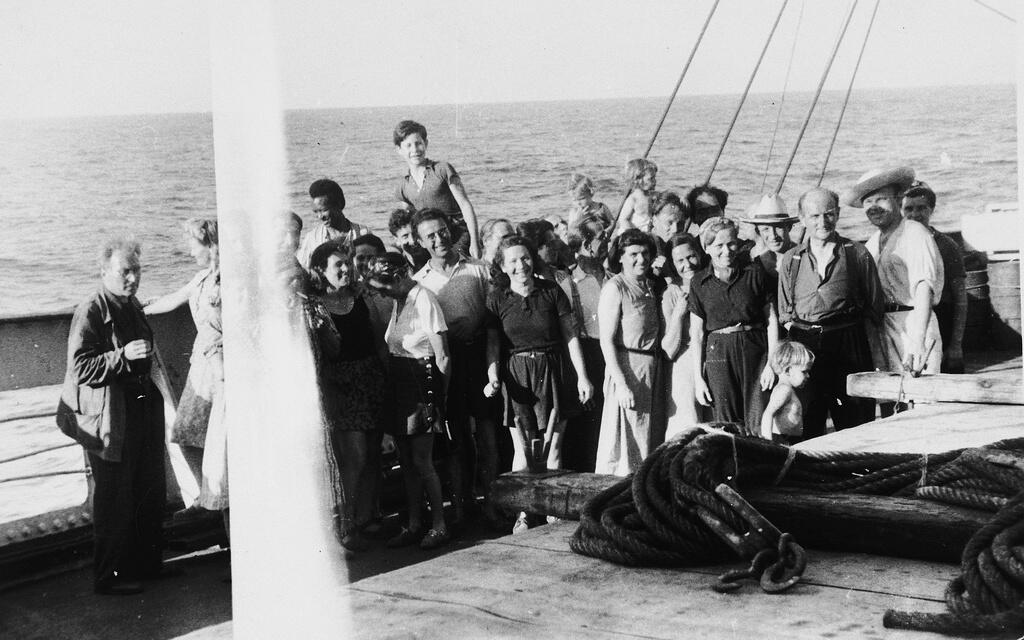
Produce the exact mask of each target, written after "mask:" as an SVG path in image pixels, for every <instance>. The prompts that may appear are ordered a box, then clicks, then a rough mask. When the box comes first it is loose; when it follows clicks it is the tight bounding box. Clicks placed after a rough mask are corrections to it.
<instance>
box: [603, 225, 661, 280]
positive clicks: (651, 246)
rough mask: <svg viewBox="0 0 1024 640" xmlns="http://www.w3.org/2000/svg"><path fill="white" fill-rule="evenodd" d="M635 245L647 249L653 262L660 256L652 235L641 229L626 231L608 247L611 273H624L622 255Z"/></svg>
mask: <svg viewBox="0 0 1024 640" xmlns="http://www.w3.org/2000/svg"><path fill="white" fill-rule="evenodd" d="M633 245H642V246H644V247H647V251H648V253H649V254H650V256H651V259H652V260H653V259H654V256H656V255H658V245H656V244H655V243H654V238H652V237H651V236H650V234H647V233H644V232H643V231H641V230H639V229H626V230H625V231H623V232H622V234H620V235H618V236H616V237H615V239H613V240H612V244H611V246H610V247H608V270H609V271H611V272H612V273H619V272H620V271H622V254H623V253H625V251H626V247H632V246H633Z"/></svg>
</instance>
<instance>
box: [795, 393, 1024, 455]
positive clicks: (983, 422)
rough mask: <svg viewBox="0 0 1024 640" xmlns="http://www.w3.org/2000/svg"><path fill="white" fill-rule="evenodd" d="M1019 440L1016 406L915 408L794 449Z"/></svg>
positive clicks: (912, 448)
mask: <svg viewBox="0 0 1024 640" xmlns="http://www.w3.org/2000/svg"><path fill="white" fill-rule="evenodd" d="M1021 437H1024V422H1022V421H1021V408H1020V407H1019V406H1017V405H1009V404H1007V405H998V404H954V403H940V404H919V405H917V406H915V407H914V408H913V409H911V410H910V411H904V412H902V413H898V414H896V415H894V416H890V417H888V418H885V419H883V420H876V421H875V422H871V423H868V424H863V425H861V426H859V427H855V428H853V429H844V430H843V431H837V432H835V433H830V434H827V435H824V436H821V437H820V438H814V439H813V440H807V441H805V442H801V443H800V444H798V445H796V448H797V449H808V450H814V451H878V452H886V453H942V452H944V451H951V450H954V449H962V448H964V447H980V446H983V445H986V444H990V443H992V442H997V441H999V440H1006V439H1008V438H1021Z"/></svg>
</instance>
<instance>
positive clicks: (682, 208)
mask: <svg viewBox="0 0 1024 640" xmlns="http://www.w3.org/2000/svg"><path fill="white" fill-rule="evenodd" d="M672 204H674V205H676V206H677V207H679V213H680V214H682V216H683V219H686V218H689V217H690V205H688V204H687V203H686V202H685V201H683V200H680V199H679V196H678V195H677V194H676V192H675V191H662V192H661V193H659V194H658V197H656V198H655V199H654V206H653V207H651V215H652V216H656V215H658V213H659V212H661V210H662V209H664V208H665V207H667V206H669V205H672Z"/></svg>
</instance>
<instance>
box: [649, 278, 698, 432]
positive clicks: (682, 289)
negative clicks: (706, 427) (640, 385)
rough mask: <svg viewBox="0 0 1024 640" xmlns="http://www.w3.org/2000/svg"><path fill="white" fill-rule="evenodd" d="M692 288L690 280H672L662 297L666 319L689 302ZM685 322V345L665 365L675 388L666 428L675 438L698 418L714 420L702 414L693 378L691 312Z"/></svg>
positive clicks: (668, 401)
mask: <svg viewBox="0 0 1024 640" xmlns="http://www.w3.org/2000/svg"><path fill="white" fill-rule="evenodd" d="M689 292H690V289H689V282H687V283H686V284H685V285H684V284H676V283H669V285H668V288H667V289H666V290H665V293H664V294H663V295H662V299H661V309H662V316H663V317H664V318H665V321H666V322H667V321H668V319H669V318H671V317H672V313H673V311H675V309H676V307H678V306H679V305H683V306H684V307H685V306H686V305H687V304H688V301H687V298H688V296H689ZM682 322H683V326H682V332H683V333H682V335H683V348H682V350H681V351H680V352H679V355H678V356H677V357H676V359H675V360H674V361H670V362H669V365H668V366H667V367H666V368H665V373H666V375H667V376H668V377H669V378H671V382H670V383H668V384H666V385H665V386H666V387H667V388H669V389H671V395H670V396H669V397H667V398H666V399H665V414H666V417H667V421H668V422H667V426H666V428H665V439H666V440H670V439H672V438H673V437H675V436H677V435H679V434H680V433H682V432H683V431H685V430H686V429H688V428H689V427H691V426H693V425H694V424H697V423H698V422H703V421H707V420H710V417H709V416H702V415H701V414H702V412H700V411H699V409H700V407H698V406H697V400H696V391H695V390H694V381H693V357H694V354H693V350H692V349H690V344H689V343H690V314H689V313H684V314H683V319H682ZM666 331H667V329H666Z"/></svg>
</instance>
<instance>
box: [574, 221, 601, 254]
mask: <svg viewBox="0 0 1024 640" xmlns="http://www.w3.org/2000/svg"><path fill="white" fill-rule="evenodd" d="M606 230H607V226H606V225H605V223H604V220H602V219H601V218H599V217H597V216H595V215H593V214H591V213H588V214H586V215H584V216H583V217H582V218H580V219H579V220H577V221H576V224H574V225H573V226H572V227H571V228H570V229H569V239H568V240H566V241H565V243H566V244H567V245H569V248H570V249H572V250H573V253H579V250H580V249H581V248H582V247H583V245H584V244H590V243H591V242H593V240H594V238H596V237H597V235H598V234H599V233H601V232H603V231H606Z"/></svg>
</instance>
